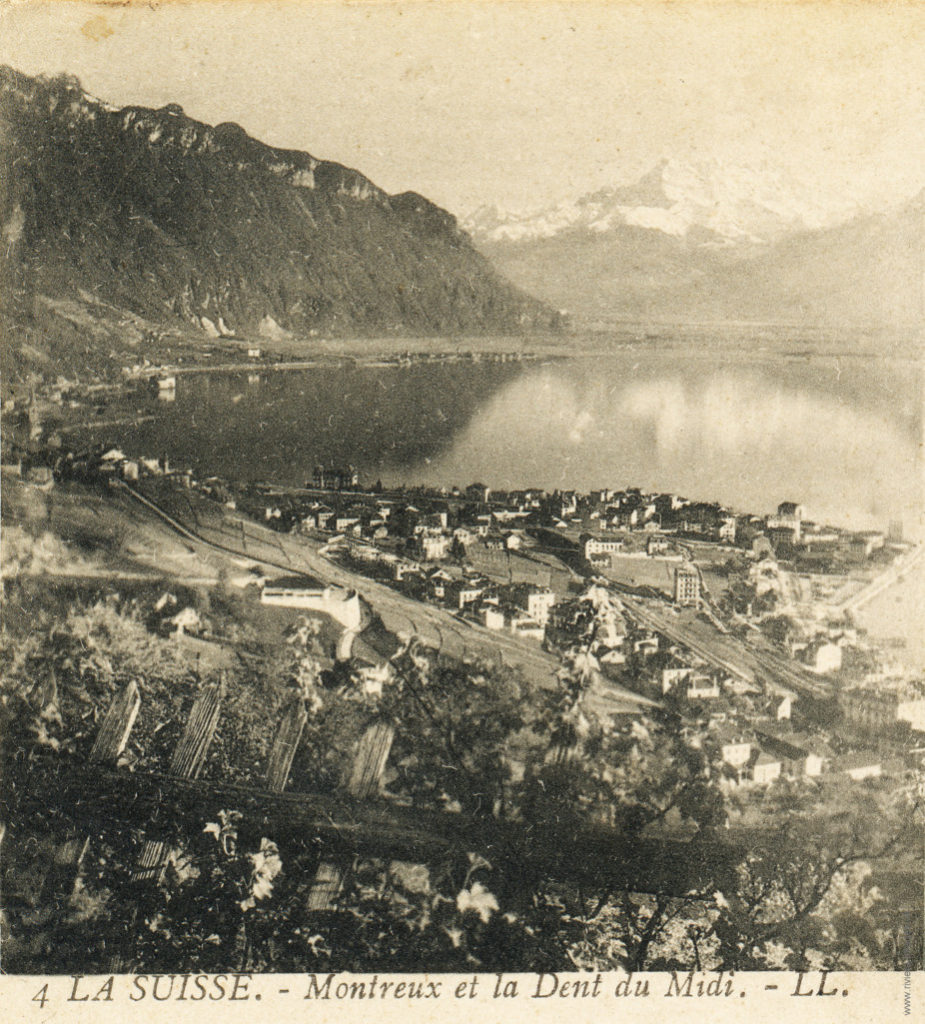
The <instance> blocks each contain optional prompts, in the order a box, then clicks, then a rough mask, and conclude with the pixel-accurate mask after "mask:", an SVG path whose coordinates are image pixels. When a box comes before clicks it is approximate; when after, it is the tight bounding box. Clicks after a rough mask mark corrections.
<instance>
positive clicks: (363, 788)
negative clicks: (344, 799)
mask: <svg viewBox="0 0 925 1024" xmlns="http://www.w3.org/2000/svg"><path fill="white" fill-rule="evenodd" d="M394 739H395V726H394V725H392V723H391V722H386V721H382V720H380V721H377V722H373V723H372V725H370V726H369V727H368V728H367V730H366V732H364V733H363V736H362V737H361V738H360V743H359V747H358V748H357V752H356V757H355V758H354V760H353V767H352V769H351V771H350V777H349V779H348V780H347V784H346V786H345V787H344V788H345V789H346V791H347V793H348V794H349V795H350V796H352V797H354V798H355V799H357V800H368V799H369V798H370V797H371V796H373V795H374V794H375V793H376V792H377V791H378V789H379V786H380V784H381V782H382V774H383V772H384V771H385V765H386V762H387V761H388V758H389V752H390V751H391V749H392V741H393V740H394ZM344 875H345V872H344V869H343V868H342V867H341V866H340V865H339V864H335V863H333V862H332V861H322V862H321V863H320V864H319V865H318V869H317V871H316V872H315V878H314V881H313V882H312V887H311V889H310V891H309V894H308V909H309V910H328V909H330V907H331V905H332V904H333V903H334V901H335V900H336V899H337V896H338V894H339V893H340V891H341V889H342V888H343V886H344Z"/></svg>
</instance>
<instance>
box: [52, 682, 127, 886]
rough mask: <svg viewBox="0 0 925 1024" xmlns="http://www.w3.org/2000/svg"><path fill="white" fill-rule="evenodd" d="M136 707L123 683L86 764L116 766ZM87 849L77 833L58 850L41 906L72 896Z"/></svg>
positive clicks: (87, 839)
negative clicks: (61, 896)
mask: <svg viewBox="0 0 925 1024" xmlns="http://www.w3.org/2000/svg"><path fill="white" fill-rule="evenodd" d="M139 707H141V694H140V693H139V692H138V684H137V683H136V682H135V681H134V680H133V681H132V682H130V683H126V685H125V686H123V687H122V689H121V690H120V691H119V692H118V693H117V694H116V695H115V697H113V699H112V702H111V703H110V705H109V709H108V710H107V712H106V714H105V715H104V716H103V721H102V723H101V725H100V728H99V731H98V732H97V734H96V739H95V740H94V742H93V747H92V748H91V750H90V757H89V760H90V762H91V763H92V764H105V765H111V764H115V763H116V761H117V760H118V759H119V756H120V755H121V754H122V752H123V751H124V750H125V745H126V744H127V743H128V738H129V736H130V735H131V732H132V726H133V725H134V724H135V719H136V718H137V717H138V709H139ZM89 845H90V837H89V836H88V835H86V834H81V833H77V834H76V835H72V836H71V838H70V839H67V840H65V841H64V842H63V843H61V844H60V845H59V846H58V847H57V849H56V850H55V853H54V858H53V860H52V865H51V869H50V870H49V872H48V874H47V875H46V876H45V881H44V883H43V886H42V901H43V902H46V901H51V900H53V899H55V898H56V897H57V896H58V895H59V894H66V895H67V897H70V896H71V895H72V894H73V892H74V886H75V885H76V883H77V877H78V875H79V873H80V865H81V863H82V862H83V859H84V856H85V855H86V852H87V847H88V846H89Z"/></svg>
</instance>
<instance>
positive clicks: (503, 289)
mask: <svg viewBox="0 0 925 1024" xmlns="http://www.w3.org/2000/svg"><path fill="white" fill-rule="evenodd" d="M0 159H2V166H3V168H4V172H3V174H2V185H0V221H2V223H0V230H2V235H3V246H2V251H0V258H2V260H3V265H2V266H0V274H2V278H3V281H4V282H5V285H6V288H5V292H6V293H5V295H4V306H5V307H6V314H7V315H8V316H10V315H12V316H14V317H15V318H17V320H18V321H21V322H27V321H28V319H29V317H34V316H35V315H37V314H36V310H37V308H39V307H41V308H43V309H47V308H48V304H49V302H51V303H52V304H54V303H55V302H56V301H58V300H60V301H67V302H78V303H79V302H84V303H93V302H97V303H108V304H112V305H113V306H115V307H116V308H118V309H121V310H125V311H127V313H128V314H131V315H137V316H140V317H144V318H146V319H147V320H148V321H152V322H171V323H181V324H183V325H185V326H186V328H190V327H194V328H196V329H198V330H200V331H203V332H205V333H206V334H225V333H228V334H231V333H235V334H263V335H265V336H271V335H274V334H275V335H284V334H286V333H292V334H294V335H302V334H306V333H309V332H311V331H324V332H335V333H354V334H364V333H372V332H391V333H396V334H402V333H415V334H427V333H432V334H444V333H451V332H502V333H503V332H508V331H512V330H518V329H522V328H524V327H532V326H537V325H546V324H548V323H549V321H550V315H551V314H550V310H548V309H547V308H545V307H544V306H543V304H542V303H540V302H538V301H536V300H534V299H532V298H530V297H529V296H527V295H525V294H523V293H522V292H520V291H519V290H518V289H516V288H515V287H512V286H511V285H510V284H509V283H508V282H507V281H505V280H504V279H503V278H502V277H501V276H500V275H499V274H497V273H496V272H495V271H494V270H493V268H492V267H491V266H490V264H489V263H488V261H487V260H486V259H485V257H484V256H482V255H481V254H480V253H478V252H477V251H476V250H475V249H474V248H473V247H472V245H471V243H470V240H469V238H468V236H467V235H466V234H465V232H463V231H462V230H461V229H460V228H459V227H458V225H457V223H456V219H455V218H454V217H453V216H452V215H450V214H449V213H447V212H446V211H445V210H442V209H440V208H439V207H437V206H435V205H434V204H433V203H431V202H429V201H428V200H427V199H425V198H424V197H422V196H420V195H417V194H415V193H413V192H405V193H403V194H401V195H388V194H387V193H385V192H384V191H383V190H382V189H380V188H377V187H376V185H374V184H373V183H372V182H371V181H369V179H367V178H365V177H364V176H363V175H362V174H360V173H359V172H358V171H355V170H351V169H349V168H347V167H343V166H341V165H340V164H336V163H330V162H326V161H323V160H318V159H316V158H315V157H313V156H311V155H309V154H308V153H301V152H296V151H291V150H282V149H274V148H273V147H271V146H267V145H264V144H263V143H261V142H259V141H257V140H255V139H253V138H251V137H250V136H249V135H248V134H247V133H246V132H245V131H244V130H243V129H242V128H240V127H239V126H238V125H236V124H220V125H217V126H215V127H213V126H211V125H207V124H203V123H201V122H199V121H195V120H193V119H192V118H190V117H187V116H186V115H185V114H184V112H183V110H182V109H181V108H180V107H179V106H176V105H174V104H171V105H168V106H166V107H163V108H160V109H158V110H151V109H147V108H144V107H126V108H124V109H116V108H114V107H112V106H110V105H108V104H106V103H104V102H102V101H100V100H97V99H95V98H93V97H91V96H89V95H87V94H86V93H85V92H84V91H83V90H82V89H81V87H80V84H79V82H78V81H77V80H76V79H74V78H73V77H70V76H60V77H57V78H54V79H45V78H31V77H28V76H26V75H23V74H21V73H19V72H17V71H15V70H12V69H10V68H0Z"/></svg>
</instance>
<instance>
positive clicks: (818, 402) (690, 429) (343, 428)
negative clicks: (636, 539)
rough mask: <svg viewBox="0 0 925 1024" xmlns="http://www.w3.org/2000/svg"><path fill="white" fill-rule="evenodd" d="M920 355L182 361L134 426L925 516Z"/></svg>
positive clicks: (285, 455) (341, 455)
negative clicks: (268, 369) (192, 365)
mask: <svg viewBox="0 0 925 1024" xmlns="http://www.w3.org/2000/svg"><path fill="white" fill-rule="evenodd" d="M921 439H922V375H921V370H920V367H919V366H918V365H917V364H915V363H913V362H911V361H908V360H907V361H896V362H893V361H890V360H870V359H860V358H845V357H828V356H827V357H819V358H808V357H791V358H788V357H784V356H764V357H762V358H760V359H755V358H750V357H748V358H747V357H746V356H745V355H743V354H742V353H738V354H733V355H730V356H724V355H721V354H717V352H716V351H715V350H713V351H711V352H709V353H699V354H698V353H696V352H694V353H691V354H688V353H685V352H684V351H683V350H672V351H662V352H659V351H652V350H641V349H626V350H622V351H619V352H617V353H615V354H614V355H608V356H604V357H595V358H574V359H563V360H557V361H552V362H547V363H544V364H535V363H533V364H531V363H523V364H512V363H503V364H488V363H476V364H471V363H433V364H424V365H418V366H413V367H409V368H397V367H388V368H382V367H362V366H361V367H351V368H343V369H335V368H326V369H313V370H307V371H297V372H279V373H266V374H264V375H263V376H262V377H261V378H260V379H259V380H256V381H255V380H253V379H252V380H251V381H250V382H248V378H247V375H240V374H215V375H202V376H198V375H190V376H186V377H182V378H181V380H180V382H179V386H178V390H177V400H176V402H174V403H170V404H169V405H166V406H163V407H160V408H159V409H157V410H156V417H155V420H154V421H153V422H150V423H146V424H142V425H141V426H139V427H137V428H134V430H133V431H132V434H131V436H130V437H128V438H126V439H125V442H126V443H132V444H137V445H139V446H141V447H143V448H147V449H148V450H149V451H152V452H154V451H158V452H165V453H168V454H170V455H171V456H172V457H173V459H174V460H176V461H180V462H185V463H187V464H190V465H193V466H194V467H195V468H196V469H197V470H198V471H199V472H201V473H217V474H223V475H228V476H236V477H238V478H245V479H263V480H273V481H277V482H280V483H287V484H302V483H303V481H304V480H305V479H307V478H308V477H310V476H311V470H312V467H313V466H314V465H315V464H316V463H318V462H350V463H353V464H354V465H356V466H357V467H358V469H359V470H360V472H361V474H362V475H363V476H364V478H365V480H366V481H367V482H370V483H371V482H373V481H375V480H376V479H381V480H382V481H383V483H385V484H394V483H404V484H434V485H444V484H445V485H452V484H454V483H456V484H460V485H465V484H467V483H471V482H472V481H474V480H480V481H482V482H484V483H486V484H488V485H490V486H493V487H496V488H511V487H523V486H528V485H529V486H539V487H545V488H549V489H551V488H556V487H558V488H576V489H580V490H589V489H591V488H594V487H600V486H613V487H620V486H627V485H636V486H640V487H643V488H646V489H650V490H664V491H675V492H679V493H681V494H684V495H686V496H688V497H690V498H715V499H717V500H720V501H722V502H724V503H726V504H728V505H730V506H732V507H733V508H736V509H739V510H749V511H756V512H763V511H767V510H769V509H771V508H773V507H774V506H775V505H776V504H777V503H778V502H779V501H782V500H796V501H801V502H802V503H803V504H804V505H806V506H807V513H808V514H809V515H811V516H813V517H815V518H817V519H819V520H827V521H830V522H834V523H838V524H840V525H844V526H848V527H854V528H865V527H871V526H876V527H880V528H883V527H885V526H886V525H887V523H888V521H889V520H891V519H900V520H902V521H903V522H904V525H905V529H906V533H907V535H909V536H915V535H917V533H918V532H919V531H920V529H921V522H920V516H921V507H922V493H921V487H922V470H923V464H922V447H921Z"/></svg>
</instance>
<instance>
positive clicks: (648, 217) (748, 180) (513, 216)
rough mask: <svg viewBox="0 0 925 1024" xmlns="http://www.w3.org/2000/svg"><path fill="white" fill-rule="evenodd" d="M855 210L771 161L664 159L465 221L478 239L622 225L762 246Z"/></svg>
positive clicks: (546, 235)
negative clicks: (638, 172) (565, 194)
mask: <svg viewBox="0 0 925 1024" xmlns="http://www.w3.org/2000/svg"><path fill="white" fill-rule="evenodd" d="M857 212H858V208H857V205H856V204H854V203H852V202H851V201H850V200H846V199H845V198H844V197H843V196H841V195H838V196H829V195H824V194H820V193H819V192H818V190H817V189H816V188H815V186H814V184H813V183H812V182H799V181H797V180H795V179H792V178H790V177H788V176H787V175H785V174H784V173H783V172H782V171H780V170H779V169H776V168H772V167H769V166H757V167H756V166H749V165H733V164H722V163H720V162H718V161H703V162H700V163H697V164H689V163H682V162H680V161H677V160H668V159H666V160H661V161H659V163H658V164H656V165H655V166H654V167H653V168H652V169H651V170H650V171H649V172H647V173H646V174H645V175H643V176H642V177H641V178H640V179H639V180H638V181H636V182H633V183H630V184H628V185H620V186H615V187H609V188H603V189H599V190H598V191H596V192H593V193H588V194H587V195H584V196H582V197H581V198H579V199H576V200H572V201H567V202H563V203H559V204H557V205H555V206H551V207H546V208H543V209H539V210H535V211H530V212H527V213H513V212H505V211H501V210H499V209H498V208H497V207H481V208H480V209H479V210H477V211H475V213H473V214H472V215H471V216H470V217H468V218H466V219H465V221H464V222H463V226H464V227H465V228H466V230H468V231H469V232H470V233H471V234H472V235H473V237H474V238H475V239H476V240H478V241H486V242H498V243H503V242H517V241H528V240H532V239H539V238H551V237H553V236H555V235H558V234H560V233H562V232H564V231H569V230H577V229H580V230H585V231H589V232H593V233H596V234H600V233H605V232H609V231H615V230H619V229H620V228H623V227H629V228H644V229H648V230H651V231H660V232H662V233H664V234H667V235H672V236H675V237H684V236H686V235H687V234H688V233H689V232H690V231H691V230H692V229H694V228H699V229H702V230H703V231H706V232H709V233H711V234H713V235H715V236H717V240H726V241H730V242H735V241H749V242H755V243H761V242H769V241H773V240H774V239H776V238H778V237H780V236H781V235H782V234H784V233H787V232H792V231H802V230H814V229H818V228H822V227H828V226H831V225H833V224H836V223H838V222H840V221H843V220H846V219H848V218H849V217H850V216H852V215H853V214H856V213H857Z"/></svg>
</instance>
